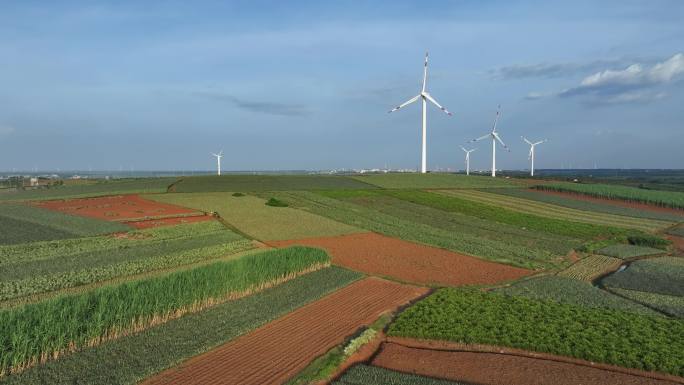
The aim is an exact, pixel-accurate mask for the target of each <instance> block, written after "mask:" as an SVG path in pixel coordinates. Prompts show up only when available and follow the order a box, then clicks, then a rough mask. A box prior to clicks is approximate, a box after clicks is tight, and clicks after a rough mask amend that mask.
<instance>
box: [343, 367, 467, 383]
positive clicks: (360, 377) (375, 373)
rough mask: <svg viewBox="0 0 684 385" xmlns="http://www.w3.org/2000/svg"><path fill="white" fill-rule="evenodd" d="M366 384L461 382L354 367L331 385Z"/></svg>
mask: <svg viewBox="0 0 684 385" xmlns="http://www.w3.org/2000/svg"><path fill="white" fill-rule="evenodd" d="M366 384H387V385H459V384H461V385H462V384H464V383H461V382H453V381H447V380H438V379H435V378H430V377H423V376H418V375H415V374H408V373H401V372H396V371H394V370H389V369H384V368H379V367H377V366H369V365H355V366H353V367H351V368H349V370H347V371H346V372H344V375H343V376H342V377H340V378H339V379H338V380H337V381H333V382H332V385H366Z"/></svg>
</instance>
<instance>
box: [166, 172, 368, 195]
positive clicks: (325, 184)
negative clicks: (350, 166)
mask: <svg viewBox="0 0 684 385" xmlns="http://www.w3.org/2000/svg"><path fill="white" fill-rule="evenodd" d="M364 188H376V186H373V185H371V184H368V183H364V182H361V181H358V180H356V179H354V178H350V177H346V176H332V175H222V176H216V175H205V176H192V177H185V178H183V179H182V180H181V181H179V182H178V183H176V184H174V185H173V186H172V187H171V192H182V193H196V192H223V191H231V192H236V191H237V192H256V191H283V190H337V189H364Z"/></svg>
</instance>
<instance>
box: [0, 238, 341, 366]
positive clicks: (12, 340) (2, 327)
mask: <svg viewBox="0 0 684 385" xmlns="http://www.w3.org/2000/svg"><path fill="white" fill-rule="evenodd" d="M327 264H329V257H328V256H327V254H325V252H324V251H322V250H319V249H311V248H304V247H292V248H287V249H277V250H271V251H265V252H262V253H258V254H252V255H248V256H245V257H242V258H240V259H236V260H232V261H227V262H217V263H214V264H211V265H207V266H202V267H198V268H195V269H191V270H186V271H180V272H176V273H172V274H169V275H167V276H161V277H154V278H150V279H147V280H141V281H133V282H128V283H124V284H121V285H117V286H107V287H102V288H98V289H95V290H93V291H90V292H86V293H82V294H78V295H70V296H64V297H59V298H55V299H50V300H47V301H43V302H39V303H36V304H29V305H25V306H23V307H18V308H12V309H7V310H3V311H0V347H1V349H2V350H1V351H0V374H7V373H11V372H12V371H17V370H21V369H22V368H25V367H27V366H30V365H32V364H34V363H36V362H39V361H40V362H44V361H46V360H47V359H48V358H50V357H53V358H54V357H57V356H59V355H60V353H64V352H66V351H70V350H74V349H79V348H83V347H86V346H92V345H95V344H97V343H98V342H100V341H104V340H110V339H113V338H116V337H119V336H121V335H125V334H127V333H130V332H132V331H137V330H142V329H144V328H146V327H149V326H151V325H155V324H159V323H163V322H165V321H167V320H168V319H173V318H177V317H178V316H180V315H182V314H184V313H187V312H194V311H197V310H199V309H202V308H204V307H206V306H209V305H212V304H215V303H220V302H224V301H225V300H227V299H231V298H236V297H239V296H242V295H245V294H248V293H251V292H254V291H258V290H260V289H263V288H265V287H268V286H270V285H274V284H277V283H278V282H279V281H283V280H287V279H292V278H294V277H295V276H296V275H298V274H302V273H305V272H307V271H313V270H317V269H320V268H322V267H323V266H325V265H327Z"/></svg>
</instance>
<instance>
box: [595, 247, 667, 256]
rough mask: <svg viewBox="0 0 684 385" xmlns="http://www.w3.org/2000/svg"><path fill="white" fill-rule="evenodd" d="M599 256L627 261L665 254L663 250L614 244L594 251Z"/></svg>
mask: <svg viewBox="0 0 684 385" xmlns="http://www.w3.org/2000/svg"><path fill="white" fill-rule="evenodd" d="M596 252H597V253H599V254H603V255H607V256H610V257H615V258H620V259H629V258H636V257H643V256H647V255H658V254H663V253H665V251H664V250H660V249H654V248H652V247H644V246H634V245H625V244H616V245H610V246H606V247H603V248H601V249H598V250H597V251H596Z"/></svg>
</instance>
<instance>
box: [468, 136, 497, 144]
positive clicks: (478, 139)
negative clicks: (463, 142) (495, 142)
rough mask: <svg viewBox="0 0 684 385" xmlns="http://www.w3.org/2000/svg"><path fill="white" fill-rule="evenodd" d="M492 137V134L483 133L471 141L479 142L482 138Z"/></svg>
mask: <svg viewBox="0 0 684 385" xmlns="http://www.w3.org/2000/svg"><path fill="white" fill-rule="evenodd" d="M491 137H492V134H487V135H482V136H481V137H479V138H477V139H473V140H471V141H470V143H473V142H479V141H481V140H482V139H487V138H491Z"/></svg>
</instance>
